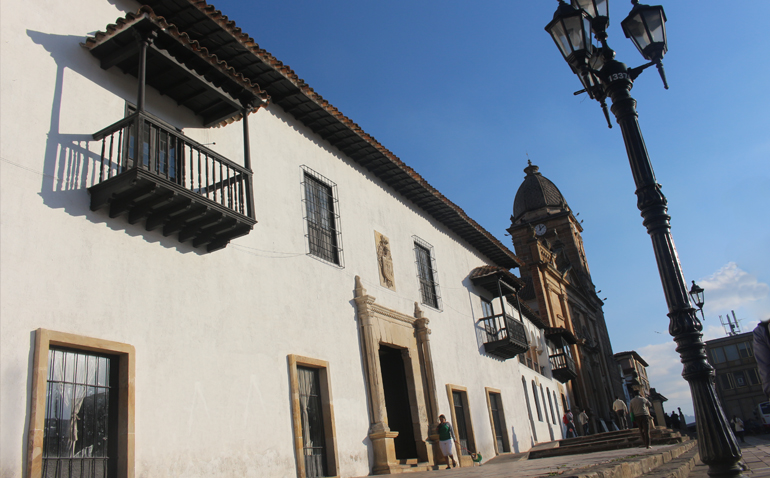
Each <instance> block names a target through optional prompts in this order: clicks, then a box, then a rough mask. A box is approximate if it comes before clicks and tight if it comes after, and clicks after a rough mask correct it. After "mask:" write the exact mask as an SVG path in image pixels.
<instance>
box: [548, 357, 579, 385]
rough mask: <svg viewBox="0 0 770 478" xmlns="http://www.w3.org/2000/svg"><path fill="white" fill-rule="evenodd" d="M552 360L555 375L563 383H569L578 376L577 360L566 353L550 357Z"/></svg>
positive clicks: (552, 369)
mask: <svg viewBox="0 0 770 478" xmlns="http://www.w3.org/2000/svg"><path fill="white" fill-rule="evenodd" d="M548 358H549V359H550V360H551V371H552V372H553V377H554V378H555V379H556V380H558V381H560V382H561V383H567V382H569V381H570V380H572V379H573V378H576V377H577V369H576V368H575V361H574V360H572V357H570V356H569V355H567V354H566V353H564V352H562V353H558V354H554V355H551V356H550V357H548Z"/></svg>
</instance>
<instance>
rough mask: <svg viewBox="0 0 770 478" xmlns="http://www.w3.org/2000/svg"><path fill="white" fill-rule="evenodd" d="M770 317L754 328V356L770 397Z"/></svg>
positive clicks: (766, 394) (763, 385)
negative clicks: (768, 328)
mask: <svg viewBox="0 0 770 478" xmlns="http://www.w3.org/2000/svg"><path fill="white" fill-rule="evenodd" d="M768 323H770V317H768V318H766V319H764V320H763V321H762V322H760V323H759V325H757V327H756V328H755V329H754V358H755V359H756V360H757V366H758V368H759V378H760V379H762V390H764V392H765V396H766V397H767V398H768V399H770V333H768V330H767V327H768Z"/></svg>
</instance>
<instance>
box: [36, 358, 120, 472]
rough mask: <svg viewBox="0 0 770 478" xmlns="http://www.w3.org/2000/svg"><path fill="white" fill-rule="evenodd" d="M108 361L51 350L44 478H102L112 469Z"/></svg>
mask: <svg viewBox="0 0 770 478" xmlns="http://www.w3.org/2000/svg"><path fill="white" fill-rule="evenodd" d="M111 362H112V360H111V359H110V358H108V357H105V356H97V355H91V354H85V353H80V352H78V351H70V350H63V349H54V348H51V349H50V351H49V353H48V380H47V382H48V388H47V396H46V416H45V429H44V434H43V475H44V476H46V477H49V476H50V477H60V476H61V477H64V476H73V475H77V476H82V477H94V478H95V477H103V476H107V475H108V473H109V469H110V468H114V467H115V466H116V462H115V461H114V460H115V451H114V449H115V448H116V437H115V433H116V432H117V428H118V427H117V402H116V400H117V394H116V393H115V388H116V387H115V382H116V381H117V368H116V367H114V366H111V365H112V364H111ZM113 472H114V471H113Z"/></svg>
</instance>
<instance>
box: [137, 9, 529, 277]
mask: <svg viewBox="0 0 770 478" xmlns="http://www.w3.org/2000/svg"><path fill="white" fill-rule="evenodd" d="M141 1H142V3H143V4H145V5H150V6H152V8H153V9H154V10H155V12H157V13H158V14H159V15H163V16H164V17H165V18H166V19H168V21H170V22H172V23H174V24H175V25H177V26H178V27H179V29H180V30H181V31H184V32H185V33H186V34H188V35H189V36H190V38H192V39H194V40H195V41H198V42H199V44H200V45H202V46H203V47H206V48H209V49H216V52H217V56H218V57H219V58H221V59H223V60H225V61H227V63H228V64H229V65H230V66H232V67H233V68H235V69H236V70H237V71H238V72H239V73H242V74H243V75H244V76H245V77H246V78H249V79H251V80H252V81H253V82H256V83H258V84H259V85H260V86H261V87H262V88H264V89H265V91H267V93H268V94H269V95H270V96H271V102H272V103H273V104H276V105H278V106H280V107H281V108H283V109H284V111H286V112H287V113H289V114H291V115H292V116H294V117H295V118H296V119H297V120H299V121H300V122H302V123H304V124H305V125H306V126H308V127H309V128H310V129H311V130H312V131H313V132H314V133H316V134H318V135H319V136H320V137H322V138H323V139H325V140H326V141H328V142H329V143H330V144H331V145H333V146H335V147H336V148H337V149H339V150H340V151H341V152H342V153H343V154H345V155H347V156H348V157H349V158H351V159H353V160H354V161H356V162H357V163H359V164H360V165H362V166H363V167H365V168H366V169H368V170H369V171H371V172H372V173H373V174H374V175H375V176H377V177H378V178H380V179H381V180H382V181H383V182H385V183H386V184H387V185H388V186H390V187H391V188H393V189H394V190H395V191H397V192H398V193H400V194H401V195H403V196H404V197H405V198H406V199H408V200H410V201H411V202H413V203H414V204H416V205H417V206H418V207H420V208H421V209H423V210H424V211H426V212H427V213H428V214H430V215H431V216H433V217H434V218H435V219H437V220H438V221H439V222H441V223H443V224H444V225H446V226H447V227H448V228H449V229H450V230H452V231H453V232H455V233H456V234H457V235H458V236H460V237H461V238H462V239H463V240H465V241H466V242H468V243H469V244H470V245H471V246H473V247H474V248H475V249H476V250H478V251H479V252H481V253H482V254H484V255H486V256H487V257H488V258H489V259H491V260H492V262H494V263H495V264H497V265H499V266H502V267H505V268H508V269H511V268H514V267H521V266H522V265H523V264H522V263H521V261H520V260H519V258H518V257H516V255H515V254H514V253H513V252H512V251H510V250H509V249H508V248H507V247H505V246H504V245H503V244H502V243H501V242H500V241H499V240H498V239H497V238H496V237H494V236H493V235H492V234H490V233H489V232H488V231H487V230H485V229H484V228H483V227H481V226H480V225H479V224H478V223H477V222H476V221H474V220H473V219H471V218H470V217H469V216H468V215H467V214H466V213H465V211H463V210H462V208H460V207H459V206H458V205H456V204H455V203H453V202H452V201H450V200H449V199H447V198H446V197H445V196H444V195H443V194H441V193H440V192H439V191H438V190H437V189H436V188H434V187H433V186H431V185H430V184H428V182H427V181H426V180H425V179H424V178H423V177H422V176H420V175H419V174H418V173H417V172H416V171H415V170H413V169H412V168H410V167H409V166H407V165H406V164H404V162H403V161H401V160H400V159H399V158H398V157H397V156H396V155H395V154H393V153H392V152H391V151H389V150H388V149H387V148H385V147H384V146H383V145H382V144H380V143H379V142H378V141H377V140H376V139H375V138H374V137H372V136H371V135H369V134H367V133H366V132H365V131H364V130H363V129H361V127H360V126H358V125H357V124H356V123H355V122H353V121H352V120H351V119H350V118H348V117H347V116H345V115H344V114H342V113H341V112H340V111H339V110H338V109H337V108H335V107H334V106H333V105H332V104H331V103H329V102H328V101H326V100H325V99H324V98H323V97H322V96H321V95H319V94H318V93H316V92H315V91H314V90H313V88H311V87H310V86H309V85H308V84H307V83H305V81H304V80H303V79H302V78H300V77H299V76H298V75H297V74H296V73H295V72H294V71H293V70H292V69H291V68H289V66H287V65H285V64H283V63H282V62H281V61H280V60H278V59H277V58H275V57H274V56H273V55H272V54H270V53H269V52H267V51H265V50H264V49H262V48H260V47H259V45H258V44H257V43H256V42H255V41H254V39H253V38H251V37H250V36H248V35H247V34H246V33H244V32H243V31H242V30H241V29H240V28H239V27H238V26H236V25H235V22H234V21H232V20H230V19H228V18H227V16H226V15H224V14H222V12H220V11H219V10H217V9H216V8H215V7H214V6H213V5H209V4H207V3H206V2H205V1H204V0H141Z"/></svg>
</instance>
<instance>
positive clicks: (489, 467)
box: [403, 445, 672, 478]
mask: <svg viewBox="0 0 770 478" xmlns="http://www.w3.org/2000/svg"><path fill="white" fill-rule="evenodd" d="M670 448H672V445H659V446H653V447H652V448H651V449H649V450H648V449H646V448H624V449H621V450H611V451H602V452H597V453H584V454H582V455H570V456H561V457H551V458H540V459H537V460H517V458H518V457H516V456H512V455H502V456H499V457H497V458H495V459H493V460H490V461H489V462H487V463H485V464H484V465H482V466H474V467H467V468H452V469H449V470H447V469H445V467H444V466H443V465H442V466H441V469H440V470H434V471H422V472H417V473H408V474H404V475H403V476H404V477H408V478H428V477H432V478H437V477H439V476H446V477H449V478H466V477H467V478H511V477H516V478H536V477H558V476H561V475H564V476H571V475H573V474H576V473H577V472H578V470H580V469H582V468H588V467H591V466H596V465H603V464H609V463H623V462H626V461H628V460H631V459H635V458H639V457H642V456H645V455H654V454H659V453H663V452H665V451H666V450H669V449H670Z"/></svg>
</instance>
